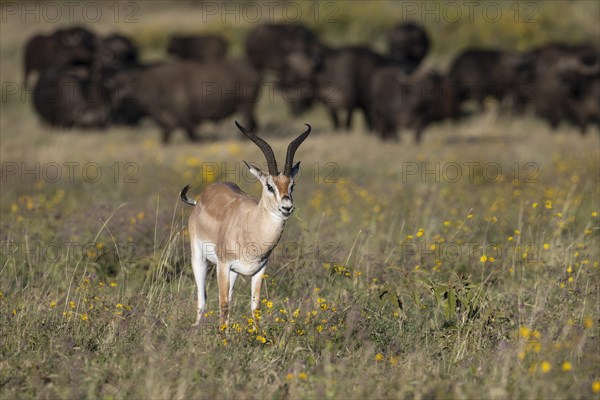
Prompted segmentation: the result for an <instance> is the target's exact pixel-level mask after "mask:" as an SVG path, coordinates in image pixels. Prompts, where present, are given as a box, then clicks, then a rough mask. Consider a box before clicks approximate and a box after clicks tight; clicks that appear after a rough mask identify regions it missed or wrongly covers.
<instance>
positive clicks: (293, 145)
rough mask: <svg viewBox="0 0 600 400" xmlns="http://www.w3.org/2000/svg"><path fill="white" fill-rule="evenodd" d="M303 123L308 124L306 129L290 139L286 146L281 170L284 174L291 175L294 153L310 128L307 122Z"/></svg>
mask: <svg viewBox="0 0 600 400" xmlns="http://www.w3.org/2000/svg"><path fill="white" fill-rule="evenodd" d="M304 125H306V126H308V129H307V130H306V131H304V133H303V134H301V135H300V136H298V137H297V138H296V139H294V140H292V142H291V143H290V144H289V146H288V149H287V155H286V157H285V170H284V171H283V174H284V175H285V176H291V175H292V164H293V163H294V154H295V153H296V149H297V148H298V147H300V145H301V144H302V142H304V140H305V139H306V138H307V137H308V135H309V134H310V131H311V129H312V128H311V126H310V125H309V124H304Z"/></svg>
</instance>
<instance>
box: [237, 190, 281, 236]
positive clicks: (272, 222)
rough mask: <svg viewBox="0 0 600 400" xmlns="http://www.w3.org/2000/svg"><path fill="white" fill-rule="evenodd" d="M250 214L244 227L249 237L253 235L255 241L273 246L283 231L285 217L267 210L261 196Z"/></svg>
mask: <svg viewBox="0 0 600 400" xmlns="http://www.w3.org/2000/svg"><path fill="white" fill-rule="evenodd" d="M250 214H251V215H249V218H248V225H247V227H246V229H248V231H249V233H250V234H251V237H254V238H255V239H256V242H259V243H260V244H261V245H262V244H267V243H272V246H273V247H274V246H275V245H276V244H277V242H278V241H279V238H280V237H281V234H282V233H283V228H284V226H285V222H286V219H285V218H284V217H283V216H281V215H278V214H277V213H276V212H273V211H271V210H269V208H268V207H267V205H266V203H265V202H264V201H263V198H262V197H261V199H260V201H259V202H258V204H257V205H256V207H254V208H253V209H252V211H251V212H250Z"/></svg>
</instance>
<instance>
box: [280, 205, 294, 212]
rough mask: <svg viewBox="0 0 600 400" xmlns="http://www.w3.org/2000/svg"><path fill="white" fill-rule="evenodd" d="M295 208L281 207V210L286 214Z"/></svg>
mask: <svg viewBox="0 0 600 400" xmlns="http://www.w3.org/2000/svg"><path fill="white" fill-rule="evenodd" d="M293 207H294V206H289V207H285V206H281V209H282V210H283V211H285V212H289V211H290V210H291V209H292V208H293Z"/></svg>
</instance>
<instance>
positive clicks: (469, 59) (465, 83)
mask: <svg viewBox="0 0 600 400" xmlns="http://www.w3.org/2000/svg"><path fill="white" fill-rule="evenodd" d="M522 63H523V55H522V54H520V53H514V52H505V51H501V50H492V49H470V50H466V51H464V52H463V53H461V54H460V55H459V56H458V57H456V59H455V60H454V62H453V63H452V66H451V67H450V72H449V74H448V78H449V80H450V81H451V82H452V84H454V85H455V87H456V93H457V96H458V100H459V101H460V102H461V103H462V102H466V101H476V102H477V103H479V106H480V108H481V109H483V106H484V103H485V99H486V98H487V97H488V96H489V97H493V98H495V99H496V100H497V101H498V102H500V103H503V102H505V101H507V100H510V99H514V98H515V97H516V96H517V90H518V86H517V82H518V79H517V74H518V71H519V68H520V67H521V64H522Z"/></svg>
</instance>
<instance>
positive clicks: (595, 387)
mask: <svg viewBox="0 0 600 400" xmlns="http://www.w3.org/2000/svg"><path fill="white" fill-rule="evenodd" d="M592 392H594V393H600V380H598V381H594V382H592Z"/></svg>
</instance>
